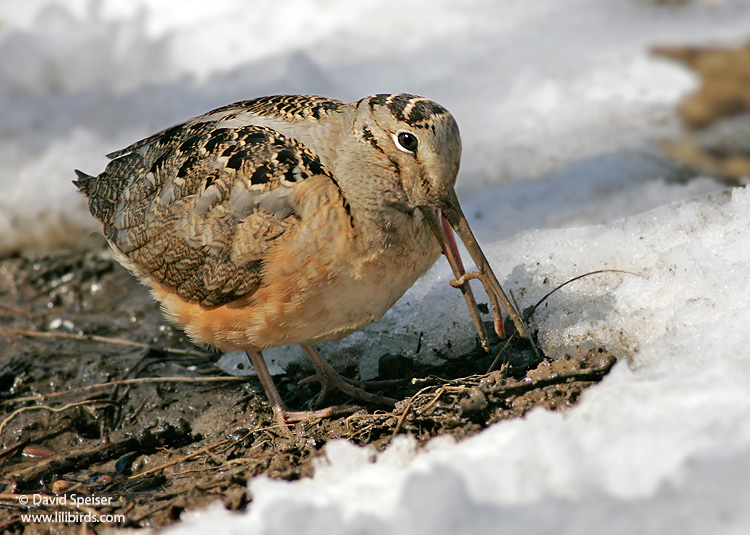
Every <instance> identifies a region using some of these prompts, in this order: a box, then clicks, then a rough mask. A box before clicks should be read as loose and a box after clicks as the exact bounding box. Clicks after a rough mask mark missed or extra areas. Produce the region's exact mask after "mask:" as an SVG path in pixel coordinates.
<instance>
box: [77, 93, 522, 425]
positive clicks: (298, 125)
mask: <svg viewBox="0 0 750 535" xmlns="http://www.w3.org/2000/svg"><path fill="white" fill-rule="evenodd" d="M107 156H108V158H109V159H110V160H111V161H110V162H109V163H108V165H107V166H106V168H105V170H104V171H103V172H102V173H100V174H99V175H97V176H93V175H89V174H86V173H84V172H82V171H80V170H76V171H75V172H76V175H77V179H76V180H74V181H73V183H74V184H75V186H76V187H77V188H78V190H79V191H80V192H81V193H82V194H83V195H85V197H87V199H88V207H89V211H90V212H91V214H92V215H93V216H94V217H95V218H96V219H97V220H99V221H100V222H101V225H102V233H103V235H104V237H105V238H106V241H107V242H108V244H109V247H110V249H111V251H112V252H113V255H114V257H115V258H116V260H117V261H119V262H120V264H122V265H123V266H124V267H125V268H127V269H128V270H129V271H130V272H131V273H133V274H134V275H135V276H136V277H137V278H138V279H140V281H141V282H143V283H144V284H145V285H146V286H147V287H148V288H149V289H150V291H151V293H152V295H153V297H154V298H155V299H156V300H157V301H159V302H160V303H161V307H162V311H163V313H164V315H165V317H166V318H167V319H168V320H169V321H171V322H172V323H174V324H176V325H177V326H179V327H181V328H182V329H183V330H184V331H185V332H186V334H187V335H188V336H189V338H190V339H191V340H192V341H193V342H195V343H196V344H199V345H203V346H208V347H211V348H215V349H218V350H219V351H223V352H230V351H236V350H244V351H245V352H246V353H247V355H248V357H249V359H250V362H251V363H252V365H253V367H254V369H255V370H256V372H257V374H258V378H259V380H260V383H261V385H262V387H263V389H264V391H265V393H266V396H267V398H268V400H269V402H270V405H271V407H272V410H273V415H274V418H275V420H276V421H277V422H278V423H279V424H280V425H282V426H285V425H286V424H287V423H290V422H296V421H304V420H307V419H310V418H316V417H326V416H331V415H333V414H334V413H335V407H325V408H321V406H322V405H323V404H324V403H325V400H326V398H327V395H328V394H329V393H330V392H333V391H336V390H338V391H341V392H343V393H345V394H346V395H348V396H350V397H351V398H353V399H356V400H359V401H364V402H366V403H372V404H379V405H393V404H394V402H395V400H392V399H390V398H386V397H383V396H380V395H377V394H372V393H370V392H367V390H366V389H365V388H364V387H361V386H362V384H361V383H358V382H356V381H353V380H350V379H346V378H343V377H341V376H340V375H339V374H338V373H337V372H336V371H335V370H334V369H333V368H332V367H331V365H330V364H328V363H327V362H326V361H325V359H323V357H322V356H321V355H320V354H319V353H318V351H317V350H316V349H315V347H314V344H321V343H324V342H327V341H330V340H337V339H340V338H343V337H344V336H346V335H348V334H350V333H352V332H355V331H357V330H359V329H361V328H362V327H364V326H365V325H367V324H369V323H371V322H373V321H375V320H377V319H378V318H380V317H381V316H382V315H383V314H384V313H385V312H386V311H387V310H388V309H389V308H390V307H391V306H392V305H393V304H394V303H395V302H396V301H397V300H398V299H399V298H400V297H401V296H402V295H403V294H404V293H405V292H406V290H407V289H409V287H411V286H412V285H413V284H414V282H415V281H416V280H417V279H418V278H419V277H420V276H421V275H422V274H424V273H425V272H426V271H427V269H428V268H430V267H431V266H432V265H433V264H434V263H435V262H436V260H437V259H438V258H439V257H440V255H441V253H442V254H444V255H445V256H446V257H447V259H448V261H449V263H450V265H451V268H452V271H453V274H454V276H455V280H453V281H451V284H452V285H453V286H455V287H457V288H460V289H461V291H462V292H463V294H464V298H465V300H466V303H467V305H468V307H469V311H470V314H471V316H472V320H473V322H474V325H475V327H476V329H477V332H478V335H479V338H480V341H481V343H482V345H483V347H485V349H487V348H488V347H489V345H488V342H487V339H488V338H487V333H486V330H485V327H484V324H483V322H482V320H481V318H480V314H479V310H478V307H477V304H476V300H475V298H474V295H473V293H472V290H471V287H470V285H469V281H470V280H471V279H479V280H480V281H481V283H482V284H483V285H484V287H485V289H486V291H487V294H488V296H489V300H490V303H491V305H492V309H493V314H494V327H495V331H496V332H497V333H498V334H499V335H501V336H502V335H503V334H504V333H503V320H502V311H501V308H500V307H501V305H502V307H504V308H505V309H506V311H507V312H508V313H509V315H510V316H511V317H512V319H513V321H514V323H515V325H516V329H517V330H518V332H519V333H520V334H521V335H522V336H526V330H525V327H524V324H523V321H522V319H521V318H520V317H519V315H518V313H517V312H516V311H515V309H514V307H513V305H512V304H511V303H510V302H509V300H508V298H507V296H506V295H505V293H504V292H503V290H502V288H501V287H500V284H499V283H498V281H497V278H496V276H495V274H494V273H493V271H492V269H491V267H490V265H489V263H488V261H487V259H486V257H485V255H484V254H483V252H482V250H481V248H480V247H479V245H478V243H477V241H476V238H475V237H474V235H473V233H472V232H471V229H470V227H469V225H468V222H467V221H466V217H465V216H464V214H463V212H462V210H461V207H460V204H459V201H458V197H457V195H456V192H455V189H454V184H455V181H456V176H457V174H458V170H459V165H460V159H461V136H460V133H459V129H458V125H457V123H456V120H455V119H454V117H453V115H451V113H450V112H449V111H448V110H447V109H446V108H444V107H443V106H441V105H440V104H437V103H436V102H434V101H432V100H429V99H427V98H424V97H420V96H416V95H411V94H404V93H401V94H376V95H372V96H369V97H365V98H363V99H361V100H358V101H356V102H351V103H345V102H343V101H339V100H336V99H332V98H327V97H320V96H313V95H273V96H266V97H259V98H254V99H251V100H244V101H240V102H236V103H233V104H230V105H227V106H223V107H220V108H217V109H215V110H212V111H210V112H208V113H205V114H203V115H200V116H198V117H195V118H193V119H190V120H187V121H185V122H182V123H180V124H177V125H175V126H172V127H170V128H167V129H165V130H163V131H161V132H158V133H156V134H154V135H152V136H150V137H147V138H145V139H143V140H141V141H138V142H136V143H133V144H132V145H130V146H128V147H126V148H124V149H122V150H118V151H116V152H112V153H110V154H108V155H107ZM454 231H455V232H456V233H457V234H458V235H459V237H460V238H461V240H462V241H463V243H464V245H465V247H466V249H467V250H468V252H469V253H470V255H471V256H472V259H473V260H474V262H475V264H476V267H477V269H476V271H470V272H467V271H466V270H465V269H464V266H463V263H462V261H461V259H460V255H459V253H458V248H457V244H456V240H455V236H454ZM289 344H299V345H301V347H302V348H303V350H304V351H305V353H306V355H307V357H308V358H309V359H310V361H311V363H312V365H313V367H314V368H315V370H316V374H315V375H314V376H313V379H315V380H318V381H320V383H321V388H322V390H321V394H320V396H319V398H318V402H317V403H316V406H315V409H314V410H302V411H293V410H290V409H289V408H288V407H287V405H286V404H285V402H284V400H283V399H282V397H281V395H280V394H279V392H278V390H277V388H276V386H275V384H274V381H273V378H272V377H271V374H270V373H269V371H268V367H267V365H266V363H265V361H264V359H263V355H262V351H263V350H265V349H268V348H271V347H276V346H283V345H289Z"/></svg>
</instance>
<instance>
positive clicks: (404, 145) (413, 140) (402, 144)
mask: <svg viewBox="0 0 750 535" xmlns="http://www.w3.org/2000/svg"><path fill="white" fill-rule="evenodd" d="M418 144H419V142H418V141H417V136H415V135H414V134H412V133H411V132H399V134H398V135H397V136H396V145H397V146H398V148H399V149H401V150H403V151H404V152H417V145H418Z"/></svg>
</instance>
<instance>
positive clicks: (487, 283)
mask: <svg viewBox="0 0 750 535" xmlns="http://www.w3.org/2000/svg"><path fill="white" fill-rule="evenodd" d="M422 213H423V214H424V216H425V219H426V220H427V222H428V223H429V225H430V227H431V228H432V231H433V232H434V233H435V236H436V237H437V239H438V242H440V247H442V249H443V254H444V255H445V256H446V258H447V259H448V263H449V264H450V266H451V269H452V270H453V275H454V276H455V277H456V280H454V281H451V285H452V286H455V287H457V288H460V289H461V292H463V294H464V298H465V299H466V304H467V305H468V306H469V312H470V313H471V319H472V320H473V321H474V326H475V327H476V329H477V333H478V334H479V340H480V342H481V344H482V347H483V348H484V349H485V351H489V341H488V339H487V331H486V330H485V328H484V324H483V323H482V320H481V318H480V316H479V309H478V308H477V302H476V300H475V299H474V294H473V293H472V291H471V287H470V286H469V280H471V279H479V280H480V281H481V283H482V285H483V286H484V289H485V291H486V292H487V295H488V296H489V299H490V304H491V305H492V314H493V319H494V326H495V332H496V333H497V335H498V336H500V337H501V338H504V336H505V332H504V329H503V316H502V311H501V310H500V305H502V306H503V308H505V310H506V311H507V312H508V315H509V316H510V317H511V319H512V320H513V323H514V324H515V326H516V329H517V330H518V334H519V335H521V336H522V337H524V338H528V334H527V331H526V326H525V325H524V322H523V320H522V319H521V317H520V315H519V314H518V312H517V311H516V309H515V308H514V307H513V305H512V304H511V302H510V300H509V299H508V297H507V296H506V295H505V292H504V291H503V289H502V288H501V287H500V283H499V282H498V281H497V277H495V274H494V273H493V272H492V268H491V267H490V264H489V262H488V261H487V257H485V256H484V253H483V252H482V249H480V248H479V244H478V243H477V240H476V238H475V237H474V233H473V232H472V231H471V228H470V227H469V223H468V222H467V221H466V216H464V213H463V211H462V210H461V205H460V204H459V202H458V197H457V196H456V192H455V190H454V189H453V188H450V191H449V192H448V200H447V201H446V202H445V203H443V204H442V205H439V206H430V207H425V208H422ZM454 231H455V232H456V233H457V234H458V237H459V238H461V241H462V242H463V244H464V246H465V247H466V250H467V251H469V254H470V255H471V258H472V259H473V260H474V263H475V264H476V266H477V270H478V271H471V272H468V273H467V272H466V270H465V269H464V266H463V263H462V262H461V256H460V255H459V253H458V246H457V245H456V239H455V237H454V236H453V232H454Z"/></svg>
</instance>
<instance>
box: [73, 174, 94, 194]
mask: <svg viewBox="0 0 750 535" xmlns="http://www.w3.org/2000/svg"><path fill="white" fill-rule="evenodd" d="M75 172H76V176H77V177H78V179H76V180H74V181H73V185H74V186H75V187H77V188H78V191H80V192H81V193H83V194H84V195H86V197H90V196H91V193H92V188H93V186H94V181H95V180H96V177H95V176H91V175H87V174H86V173H84V172H83V171H79V170H78V169H76V170H75Z"/></svg>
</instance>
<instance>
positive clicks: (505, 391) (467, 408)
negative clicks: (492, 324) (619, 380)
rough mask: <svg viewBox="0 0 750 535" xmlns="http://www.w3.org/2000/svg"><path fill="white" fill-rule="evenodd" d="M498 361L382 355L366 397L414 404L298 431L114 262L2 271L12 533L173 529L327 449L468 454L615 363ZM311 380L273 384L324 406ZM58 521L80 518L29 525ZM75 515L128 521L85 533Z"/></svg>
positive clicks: (508, 354) (68, 257)
mask: <svg viewBox="0 0 750 535" xmlns="http://www.w3.org/2000/svg"><path fill="white" fill-rule="evenodd" d="M509 327H510V326H509ZM501 347H502V344H500V343H499V341H498V344H497V345H495V346H493V349H492V351H491V352H490V354H485V353H484V352H483V351H481V350H479V349H477V350H476V351H474V352H472V353H469V354H466V355H452V356H450V358H449V359H448V360H447V361H446V362H445V363H443V364H442V365H440V366H426V365H424V364H420V363H419V362H416V361H412V360H410V359H408V358H406V357H403V356H399V355H383V357H382V358H381V359H380V377H378V378H377V379H378V380H380V381H382V382H380V383H373V384H371V385H370V387H369V388H370V389H371V390H373V391H376V392H379V393H382V394H384V395H387V396H390V397H393V398H395V399H398V400H401V401H399V403H398V404H397V406H396V408H395V409H394V410H392V411H386V410H382V409H379V408H377V407H363V408H361V409H359V410H356V411H354V412H352V411H349V412H347V413H345V414H342V416H341V417H339V418H329V419H320V420H315V421H308V422H304V423H298V424H294V425H291V426H290V427H289V431H290V432H288V431H287V432H285V430H283V429H279V428H278V427H277V426H275V425H274V421H273V417H272V414H271V411H270V408H269V406H268V404H267V402H266V400H265V397H264V395H263V392H262V390H261V388H260V385H259V383H258V382H257V380H255V379H253V378H237V377H226V375H225V374H223V373H222V372H220V371H219V370H218V369H217V368H216V367H215V366H214V363H215V361H216V360H217V358H218V355H217V354H215V353H211V352H208V351H205V350H202V349H200V348H197V347H195V346H193V345H192V344H190V343H189V341H188V340H187V339H186V338H185V336H184V335H183V334H182V333H181V332H180V331H179V330H177V329H174V328H172V327H171V326H169V325H168V324H167V323H166V322H165V320H164V319H163V318H162V317H161V314H160V313H159V308H158V306H157V305H156V304H155V303H154V302H153V300H152V299H151V298H150V296H149V295H148V292H147V291H146V289H145V288H144V287H143V286H141V285H139V284H138V283H137V281H136V280H135V279H134V278H133V277H131V276H130V275H129V274H128V273H127V272H126V271H125V270H124V269H122V268H121V267H120V266H118V265H117V264H116V263H114V262H113V261H112V260H110V258H109V256H108V255H107V253H106V252H104V251H84V250H78V251H65V252H60V253H56V254H54V255H49V256H45V257H42V258H36V259H29V258H24V257H11V258H5V259H0V446H1V447H2V449H0V532H7V533H18V534H21V533H23V534H25V535H29V534H37V533H66V534H67V533H80V532H81V530H82V529H89V530H94V531H96V532H101V531H102V530H103V529H104V528H105V527H116V528H142V527H158V526H165V525H169V524H172V523H175V522H178V521H179V519H180V517H181V515H182V514H183V513H184V512H185V511H188V510H192V509H197V508H200V507H203V506H205V505H207V504H208V503H209V502H213V501H216V500H220V501H221V502H223V504H224V506H225V507H227V508H228V509H232V510H242V509H246V508H248V507H252V498H251V497H249V496H248V494H247V492H246V483H247V481H248V479H250V478H252V477H254V476H257V475H260V474H264V475H267V476H269V477H272V478H280V479H285V480H295V479H299V478H304V477H309V476H311V475H312V473H313V463H312V459H314V458H315V457H316V456H318V455H319V454H320V452H321V449H322V448H323V446H324V445H325V444H326V443H327V442H328V441H330V440H333V439H337V438H345V439H348V440H350V441H352V442H354V443H356V444H362V445H365V444H369V445H372V446H374V447H375V448H376V449H377V450H382V449H384V448H386V447H387V446H388V444H389V443H390V442H391V440H393V437H395V436H397V435H399V434H409V435H412V436H414V437H415V438H416V439H417V441H418V442H419V444H420V445H422V444H424V443H426V442H427V441H428V440H430V439H431V438H432V437H435V436H437V435H443V434H449V435H452V436H453V437H455V438H456V439H458V440H460V439H463V438H465V437H468V436H471V435H473V434H475V433H477V432H479V431H481V430H482V429H484V428H485V427H487V426H488V425H490V424H492V423H494V422H498V421H500V420H505V419H509V418H520V417H522V416H523V415H524V414H526V413H527V412H528V411H530V410H531V409H533V408H536V407H544V408H545V409H548V410H565V409H566V408H568V407H570V406H572V405H574V404H575V403H576V402H577V401H578V399H579V397H580V394H581V391H582V390H584V389H585V388H587V387H588V386H590V385H592V384H595V383H596V382H598V381H600V380H601V379H602V377H603V376H604V375H606V373H607V372H608V371H609V370H610V368H611V367H612V365H613V364H614V359H613V358H612V357H611V356H610V355H608V354H607V353H606V351H604V350H594V351H590V352H587V353H585V354H581V355H571V356H569V357H567V358H565V359H562V360H556V361H553V362H550V361H548V360H546V359H544V357H543V355H538V356H537V355H536V354H535V353H534V351H533V350H532V349H531V347H530V346H529V345H528V344H522V343H520V342H517V341H516V342H514V343H513V344H511V345H510V346H509V347H508V348H506V350H505V352H504V353H503V354H502V356H501V358H500V359H499V360H500V361H501V362H502V364H503V365H502V366H500V369H499V370H497V371H493V372H491V373H485V372H486V371H487V368H488V366H489V364H490V363H491V362H492V361H493V360H494V359H495V358H496V356H497V354H498V353H499V351H500V350H501ZM339 371H341V372H342V373H343V374H345V375H347V374H348V375H349V376H352V374H353V370H339ZM310 372H311V370H310V369H306V368H304V367H303V366H302V365H292V366H290V367H289V368H288V369H287V372H286V374H285V375H283V376H281V377H277V378H276V381H277V384H278V385H279V389H280V391H281V393H282V395H283V396H284V398H285V399H286V400H287V401H288V402H289V404H290V405H291V406H292V407H293V408H300V409H306V408H309V407H310V405H311V403H312V401H313V400H314V398H315V395H316V393H317V390H316V388H317V387H316V385H315V384H314V383H313V384H305V385H304V386H298V383H299V381H300V380H302V379H304V378H305V377H306V376H308V375H309V374H310ZM333 401H335V402H338V403H346V402H347V400H346V399H338V400H333ZM24 496H25V497H27V498H28V499H29V503H28V504H26V505H24V504H23V498H22V497H24ZM63 496H64V497H67V500H65V503H61V502H62V501H63V500H60V498H61V497H63ZM73 496H75V498H73ZM35 497H36V500H37V501H40V500H43V499H44V498H46V500H44V501H45V503H39V504H34V503H33V500H34V498H35ZM85 497H90V498H98V499H99V500H102V499H103V500H104V501H105V502H106V503H102V502H101V501H100V502H95V501H91V500H90V501H89V503H88V504H87V503H81V502H82V501H83V502H85ZM53 498H57V499H56V500H55V499H53ZM55 512H57V513H58V514H59V515H60V514H65V513H67V514H68V516H67V517H65V516H58V521H57V522H55V521H50V522H43V521H35V522H31V523H24V522H23V519H22V515H24V514H26V513H34V514H44V513H51V514H54V513H55ZM72 513H77V514H79V515H84V514H86V513H94V514H96V515H120V516H118V517H111V518H109V519H106V518H105V519H101V518H100V520H104V521H102V522H91V521H89V520H86V519H84V521H83V522H81V521H80V518H81V516H79V517H73V516H70V515H71V514H72ZM60 518H63V519H66V518H67V519H70V521H63V522H61V521H59V519H60ZM82 523H84V524H87V526H83V527H82V526H81V524H82Z"/></svg>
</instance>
